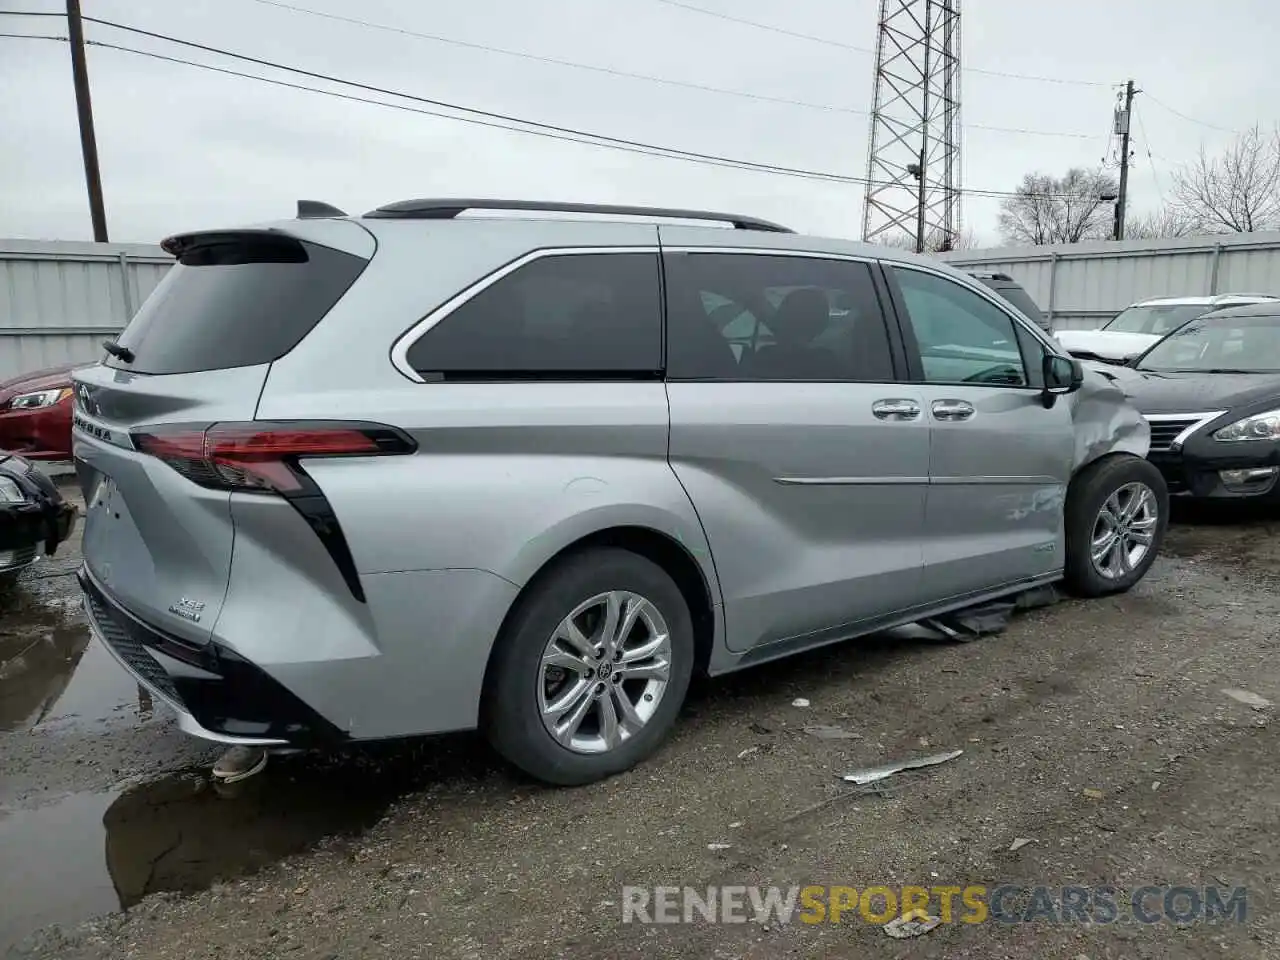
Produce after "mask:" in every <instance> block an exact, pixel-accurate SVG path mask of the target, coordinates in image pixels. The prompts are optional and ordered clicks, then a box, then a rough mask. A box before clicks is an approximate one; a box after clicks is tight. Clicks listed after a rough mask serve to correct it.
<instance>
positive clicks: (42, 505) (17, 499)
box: [0, 451, 76, 583]
mask: <svg viewBox="0 0 1280 960" xmlns="http://www.w3.org/2000/svg"><path fill="white" fill-rule="evenodd" d="M75 521H76V508H75V507H73V506H72V505H71V504H69V503H67V502H66V501H65V500H64V499H62V494H61V493H59V492H58V488H57V487H56V486H55V485H54V483H53V481H52V480H50V479H49V478H48V477H46V476H45V475H44V474H43V473H40V471H38V470H36V468H35V467H33V466H32V465H31V463H30V461H28V460H25V459H24V458H22V457H19V456H17V455H15V454H8V453H5V452H3V451H0V583H3V582H4V581H5V580H8V579H12V577H13V576H14V575H16V574H17V572H18V571H19V570H21V569H22V568H23V567H25V566H27V565H28V564H30V563H33V562H34V561H35V560H36V558H38V557H40V556H41V555H43V554H52V553H53V552H54V551H55V550H57V549H58V544H60V543H62V541H64V540H66V539H67V537H68V536H69V535H70V533H71V530H72V528H73V527H74V526H75Z"/></svg>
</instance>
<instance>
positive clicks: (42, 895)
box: [0, 754, 413, 949]
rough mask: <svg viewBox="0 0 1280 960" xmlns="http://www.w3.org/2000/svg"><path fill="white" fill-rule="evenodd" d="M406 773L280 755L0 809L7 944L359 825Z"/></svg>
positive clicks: (243, 868) (397, 789)
mask: <svg viewBox="0 0 1280 960" xmlns="http://www.w3.org/2000/svg"><path fill="white" fill-rule="evenodd" d="M407 773H408V770H407V761H402V762H401V763H400V764H397V763H396V762H395V761H394V760H391V761H387V760H385V759H383V758H378V757H374V756H370V755H368V754H353V755H349V756H342V757H333V758H321V757H315V756H286V757H275V758H273V759H272V761H271V763H270V764H269V765H268V768H267V770H266V771H264V772H263V773H262V774H261V775H259V776H257V777H254V778H253V779H251V780H248V781H245V782H244V783H241V784H235V785H233V786H231V787H223V786H220V785H215V784H213V783H212V781H211V780H210V779H209V777H208V776H207V774H206V772H205V770H204V769H203V768H201V769H199V770H187V771H181V772H177V773H173V774H170V775H168V776H165V777H162V778H160V779H157V780H150V781H147V782H143V783H137V784H133V785H130V786H127V787H124V788H122V789H117V790H112V791H109V792H105V793H83V794H74V793H73V794H70V795H68V796H64V797H62V798H59V799H57V800H55V801H53V802H51V803H46V804H43V805H41V806H37V807H34V808H30V809H17V810H12V811H9V812H4V811H0V862H3V863H4V864H6V868H5V869H4V870H3V871H0V949H3V948H9V947H12V946H14V945H15V944H17V943H19V942H20V941H21V940H22V939H23V938H24V937H26V936H28V935H30V934H31V933H33V932H35V931H36V930H38V929H40V928H42V927H46V926H48V925H50V924H55V923H56V924H60V925H64V926H65V925H73V924H76V923H78V922H80V921H83V920H86V919H89V918H90V917H93V916H96V915H99V914H104V913H110V912H112V911H114V910H118V909H124V910H127V909H129V908H130V907H132V906H133V905H134V904H136V903H137V902H138V901H139V900H141V899H142V898H143V897H145V896H147V895H148V894H152V893H158V892H161V891H175V892H184V893H189V892H193V891H197V890H203V889H205V888H207V887H209V886H211V885H212V884H214V883H216V882H218V881H224V880H231V879H234V878H237V877H241V876H244V875H246V874H251V873H253V872H255V871H257V870H259V869H261V868H262V867H264V866H266V865H268V864H271V863H274V862H276V861H277V860H279V859H281V858H282V857H286V856H289V855H290V854H294V853H298V852H300V851H303V850H306V849H308V848H310V847H312V846H314V845H315V844H316V843H318V842H319V841H321V840H324V839H327V838H338V839H340V838H342V837H344V836H350V835H353V834H356V833H359V832H360V831H363V830H365V829H367V828H368V827H370V826H372V825H373V824H374V823H375V822H376V821H377V820H378V818H379V817H380V816H382V814H383V812H384V811H385V810H386V808H387V807H388V806H389V805H390V803H391V802H392V801H393V800H394V799H396V798H397V797H398V796H400V795H401V794H402V793H403V792H405V791H406V790H407V789H410V786H411V784H410V783H409V781H410V780H412V779H413V778H412V777H409V776H407ZM13 865H18V867H17V868H16V869H15V868H14V866H13Z"/></svg>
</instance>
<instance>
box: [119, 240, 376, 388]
mask: <svg viewBox="0 0 1280 960" xmlns="http://www.w3.org/2000/svg"><path fill="white" fill-rule="evenodd" d="M367 265H368V261H367V260H365V259H363V258H361V257H356V256H352V255H351V254H348V253H343V252H341V251H339V250H333V249H331V248H329V247H322V246H319V245H317V244H312V243H307V242H305V241H300V240H296V239H294V238H291V237H283V236H270V235H262V236H258V235H227V236H225V237H221V238H211V239H210V240H208V241H205V242H196V243H195V244H193V245H192V246H190V247H188V248H187V249H185V250H183V251H182V253H181V255H180V256H179V257H178V262H177V263H176V264H175V265H174V266H173V267H171V268H170V269H169V272H168V273H167V274H165V276H164V278H163V279H162V280H161V281H160V283H159V285H157V287H156V288H155V290H154V291H152V293H151V296H149V297H148V298H147V300H146V302H145V303H143V305H142V308H141V309H140V310H139V311H138V312H137V314H135V315H134V318H133V320H132V321H130V323H129V325H128V326H127V327H126V328H125V330H124V332H123V333H122V334H121V335H120V337H119V338H118V340H117V342H118V343H119V344H120V346H122V347H127V348H128V349H129V350H131V351H132V352H133V360H132V361H130V362H125V361H123V360H120V359H118V358H116V357H114V356H108V357H107V358H106V359H105V360H104V361H103V362H104V363H105V364H106V365H107V366H110V367H117V368H119V369H123V370H130V371H133V372H135V373H149V374H178V373H195V372H198V371H205V370H222V369H226V368H228V367H247V366H256V365H258V364H263V363H271V362H272V361H274V360H279V359H280V358H281V357H283V356H284V355H285V354H286V353H288V352H289V351H290V350H292V349H293V348H294V347H296V346H297V345H298V344H299V343H300V342H301V341H302V338H303V337H305V336H306V335H307V334H308V333H310V332H311V330H312V329H313V328H314V327H315V325H316V324H317V323H319V322H320V320H321V319H322V318H323V317H324V315H325V314H327V313H328V312H329V310H330V309H331V308H332V307H333V305H334V304H335V303H337V302H338V300H340V299H341V298H342V295H343V294H344V293H346V291H347V289H348V288H349V287H350V286H351V284H352V283H354V282H355V280H356V278H357V277H359V276H360V274H361V272H363V270H364V268H365V267H366V266H367Z"/></svg>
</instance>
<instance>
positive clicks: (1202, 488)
mask: <svg viewBox="0 0 1280 960" xmlns="http://www.w3.org/2000/svg"><path fill="white" fill-rule="evenodd" d="M1147 459H1148V460H1150V461H1151V462H1152V464H1154V465H1155V466H1156V467H1157V468H1158V469H1159V470H1160V472H1161V473H1162V474H1164V478H1165V482H1166V483H1168V484H1169V492H1170V493H1172V494H1183V495H1187V496H1191V497H1197V498H1203V499H1211V500H1252V499H1258V498H1265V497H1270V498H1280V442H1277V441H1274V440H1240V441H1236V442H1230V443H1228V442H1223V441H1220V440H1214V439H1213V438H1212V437H1210V436H1208V435H1207V433H1204V434H1201V435H1198V436H1193V437H1191V438H1190V439H1188V440H1187V441H1186V443H1185V444H1184V445H1183V446H1182V447H1180V448H1175V449H1171V450H1166V451H1158V452H1152V453H1150V454H1148V456H1147Z"/></svg>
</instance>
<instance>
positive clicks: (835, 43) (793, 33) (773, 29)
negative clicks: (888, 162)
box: [656, 0, 1111, 87]
mask: <svg viewBox="0 0 1280 960" xmlns="http://www.w3.org/2000/svg"><path fill="white" fill-rule="evenodd" d="M656 2H657V3H665V4H666V5H667V6H669V7H679V8H680V9H681V10H688V11H690V12H692V13H700V14H702V15H703V16H707V17H715V18H716V19H717V20H727V21H729V22H730V23H740V24H742V25H743V26H747V27H755V28H756V29H758V30H768V31H769V32H770V33H778V34H781V35H782V36H784V37H795V38H796V39H798V40H810V41H812V42H814V43H821V44H825V45H827V46H829V47H839V48H841V49H842V50H852V51H854V52H855V53H869V54H872V55H874V54H875V51H874V50H872V49H871V48H870V47H859V46H855V45H854V44H851V43H844V42H842V41H840V40H832V39H831V38H830V37H819V36H817V35H815V34H812V33H801V32H800V31H798V30H788V29H786V28H785V27H777V26H774V25H773V24H771V23H761V22H760V21H758V20H748V19H746V18H745V17H737V16H734V15H732V14H728V13H721V12H720V11H718V10H708V9H706V7H699V6H695V5H694V4H692V3H684V2H683V0H656ZM961 70H962V71H963V72H965V73H981V74H985V75H986V76H989V77H1004V78H1005V79H1009V80H1034V81H1037V82H1039V83H1060V84H1067V85H1070V86H1079V87H1109V86H1111V84H1109V83H1104V82H1102V81H1101V80H1076V79H1072V78H1068V77H1041V76H1036V75H1033V74H1027V73H1006V72H1005V71H1002V70H983V69H982V68H980V67H961Z"/></svg>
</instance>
